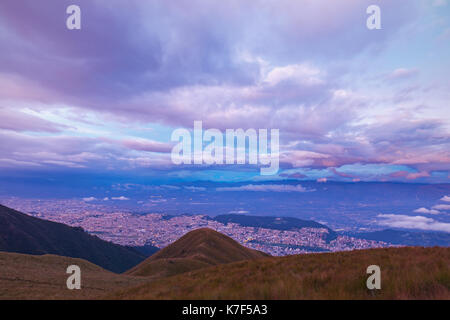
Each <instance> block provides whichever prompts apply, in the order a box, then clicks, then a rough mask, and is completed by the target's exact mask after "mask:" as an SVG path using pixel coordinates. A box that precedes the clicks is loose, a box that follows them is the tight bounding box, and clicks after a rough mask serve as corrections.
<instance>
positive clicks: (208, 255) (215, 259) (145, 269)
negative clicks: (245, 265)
mask: <svg viewBox="0 0 450 320" xmlns="http://www.w3.org/2000/svg"><path fill="white" fill-rule="evenodd" d="M268 256H269V255H268V254H266V253H263V252H260V251H257V250H253V249H249V248H246V247H244V246H242V245H240V244H239V243H238V242H237V241H235V240H233V239H231V238H230V237H228V236H226V235H224V234H222V233H219V232H217V231H214V230H212V229H208V228H200V229H196V230H193V231H190V232H188V233H186V234H185V235H184V236H182V237H181V238H179V239H178V240H176V241H175V242H174V243H172V244H170V245H169V246H167V247H165V248H163V249H161V250H160V251H158V252H157V253H155V254H154V255H152V256H151V257H149V258H147V259H146V260H145V261H144V262H142V263H140V264H139V265H137V266H136V267H134V268H133V269H131V270H129V271H128V272H127V274H131V275H136V276H137V275H139V276H158V277H163V276H170V275H174V274H178V273H182V272H186V271H192V270H195V269H199V268H203V267H208V266H213V265H219V264H225V263H231V262H236V261H242V260H254V259H259V258H264V257H268Z"/></svg>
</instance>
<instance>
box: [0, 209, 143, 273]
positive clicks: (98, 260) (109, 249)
mask: <svg viewBox="0 0 450 320" xmlns="http://www.w3.org/2000/svg"><path fill="white" fill-rule="evenodd" d="M0 251H7V252H17V253H26V254H55V255H60V256H67V257H74V258H81V259H85V260H88V261H90V262H92V263H94V264H96V265H99V266H101V267H103V268H105V269H108V270H110V271H113V272H124V271H125V270H127V269H129V268H131V267H133V266H135V265H137V264H138V263H140V262H141V261H143V260H144V259H145V258H146V256H145V255H144V254H143V253H140V252H138V251H135V250H133V249H130V248H127V247H123V246H120V245H117V244H113V243H111V242H107V241H104V240H101V239H100V238H98V237H96V236H92V235H89V234H88V233H86V232H84V231H83V229H81V228H73V227H70V226H67V225H65V224H61V223H56V222H52V221H47V220H42V219H38V218H35V217H31V216H28V215H26V214H23V213H21V212H18V211H16V210H13V209H10V208H7V207H5V206H2V205H0Z"/></svg>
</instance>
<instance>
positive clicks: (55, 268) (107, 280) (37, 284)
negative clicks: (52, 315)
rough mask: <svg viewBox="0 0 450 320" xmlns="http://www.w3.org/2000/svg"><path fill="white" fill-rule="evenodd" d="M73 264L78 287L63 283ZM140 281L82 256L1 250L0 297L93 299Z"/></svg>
mask: <svg viewBox="0 0 450 320" xmlns="http://www.w3.org/2000/svg"><path fill="white" fill-rule="evenodd" d="M72 264H75V265H78V266H79V267H80V268H81V287H82V289H81V290H69V289H67V287H66V280H67V278H68V277H69V275H68V274H66V269H67V267H68V266H69V265H72ZM143 281H144V279H140V278H136V277H130V276H125V275H119V274H115V273H112V272H109V271H106V270H104V269H102V268H100V267H98V266H96V265H94V264H92V263H90V262H88V261H86V260H82V259H76V258H67V257H61V256H55V255H42V256H37V255H26V254H18V253H7V252H0V299H93V298H96V297H99V296H102V295H105V294H107V293H108V292H111V291H112V290H117V289H119V288H125V287H130V286H133V285H138V284H140V283H143Z"/></svg>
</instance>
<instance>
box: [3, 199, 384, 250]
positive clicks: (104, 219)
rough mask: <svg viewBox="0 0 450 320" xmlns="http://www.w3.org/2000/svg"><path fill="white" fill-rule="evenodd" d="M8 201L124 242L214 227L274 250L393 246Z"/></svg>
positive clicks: (72, 203) (322, 233)
mask: <svg viewBox="0 0 450 320" xmlns="http://www.w3.org/2000/svg"><path fill="white" fill-rule="evenodd" d="M1 201H2V203H3V204H4V205H6V206H9V207H11V208H14V209H16V210H18V211H21V212H24V213H28V214H30V215H32V216H35V217H38V218H41V219H46V220H50V221H55V222H59V223H64V224H67V225H70V226H77V227H82V228H83V229H84V230H86V231H87V232H89V233H91V234H93V235H96V236H98V237H99V238H101V239H103V240H107V241H111V242H114V243H118V244H121V245H126V246H136V247H138V246H145V245H152V246H155V247H158V248H164V247H166V246H167V245H169V244H171V243H172V242H174V241H176V240H177V239H178V238H180V237H181V236H183V235H184V234H186V233H187V232H189V231H191V230H194V229H198V228H211V229H214V230H216V231H218V232H221V233H223V234H225V235H227V236H230V237H231V238H233V239H234V240H236V241H238V242H239V243H240V244H242V245H244V246H246V247H248V248H252V249H256V250H260V251H263V252H266V253H269V254H271V255H274V256H282V255H290V254H300V253H309V252H330V251H331V252H334V251H347V250H354V249H368V248H381V247H389V246H392V244H389V243H386V242H381V241H373V240H365V239H357V238H353V237H349V236H345V235H338V236H337V238H336V239H334V240H331V241H329V242H328V243H327V241H326V240H325V237H326V235H327V232H328V230H326V229H324V228H301V229H296V230H274V229H266V228H255V227H246V226H241V225H239V224H236V223H228V224H223V223H220V222H218V221H215V220H213V219H211V218H210V217H209V216H207V215H201V214H198V215H179V216H169V215H164V214H161V213H147V214H137V213H132V212H126V211H125V210H121V211H118V210H114V207H108V206H104V205H97V204H93V203H87V202H84V201H82V200H75V199H72V200H32V199H18V198H8V199H2V200H1Z"/></svg>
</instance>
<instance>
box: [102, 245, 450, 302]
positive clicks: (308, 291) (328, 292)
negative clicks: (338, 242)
mask: <svg viewBox="0 0 450 320" xmlns="http://www.w3.org/2000/svg"><path fill="white" fill-rule="evenodd" d="M373 264H375V265H379V266H380V268H381V286H382V288H381V290H377V291H375V292H374V291H370V290H368V289H367V288H366V280H367V277H368V275H367V274H366V269H367V267H368V266H369V265H373ZM106 297H107V298H108V299H450V248H438V247H435V248H420V247H405V248H389V249H372V250H359V251H351V252H339V253H320V254H308V255H295V256H287V257H270V258H263V259H259V260H247V261H242V262H236V263H231V264H223V265H218V266H214V267H209V268H206V269H201V270H196V271H192V272H188V273H184V274H181V275H177V276H173V277H169V278H165V279H160V280H156V281H152V282H150V283H147V284H144V285H140V286H137V287H135V288H131V289H124V290H119V291H118V292H116V293H114V294H109V295H107V296H106Z"/></svg>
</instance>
